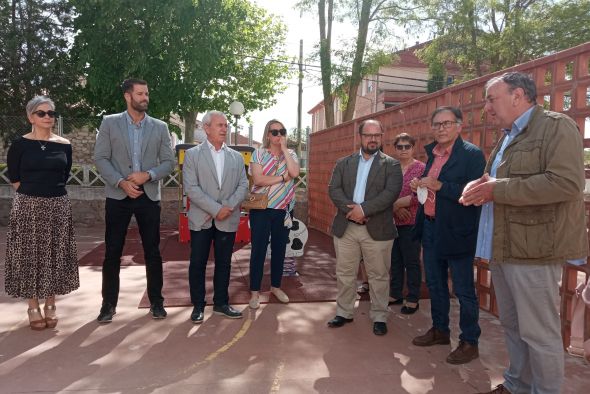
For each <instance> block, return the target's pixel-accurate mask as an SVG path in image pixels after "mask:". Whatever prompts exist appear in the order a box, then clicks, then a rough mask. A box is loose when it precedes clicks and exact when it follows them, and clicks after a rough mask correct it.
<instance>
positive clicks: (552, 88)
mask: <svg viewBox="0 0 590 394" xmlns="http://www.w3.org/2000/svg"><path fill="white" fill-rule="evenodd" d="M506 71H522V72H526V73H530V74H531V75H532V76H533V78H534V79H535V81H536V83H537V91H538V98H537V102H538V103H540V104H543V105H544V106H545V107H546V108H548V109H550V110H552V111H557V112H563V113H566V114H567V115H569V116H570V117H571V118H572V119H574V120H575V121H576V123H577V124H578V126H579V128H580V133H582V136H583V137H584V147H586V148H590V43H586V44H583V45H580V46H577V47H574V48H570V49H568V50H565V51H562V52H558V53H556V54H553V55H550V56H547V57H544V58H541V59H537V60H533V61H530V62H528V63H524V64H520V65H518V66H515V67H511V68H509V69H506V70H502V71H499V72H497V73H494V74H490V75H486V76H485V77H481V78H478V79H474V80H471V81H468V82H465V83H462V84H459V85H455V86H452V87H449V88H446V89H444V90H440V91H438V92H435V93H432V94H429V95H426V96H423V97H420V98H418V99H414V100H412V101H409V102H407V103H405V104H402V105H400V106H397V107H393V108H388V109H386V110H383V111H381V112H377V113H375V114H371V115H368V116H364V117H360V118H357V119H354V120H352V121H350V122H347V123H343V124H340V125H337V126H334V127H332V128H329V129H325V130H322V131H319V132H316V133H313V134H311V135H310V144H309V145H310V146H309V164H308V174H307V177H308V178H307V179H308V220H309V222H308V223H309V224H308V225H309V227H313V228H315V229H318V230H320V231H322V232H324V233H329V230H330V224H331V222H332V218H333V217H334V214H335V208H334V206H333V205H332V203H331V201H330V199H329V197H328V183H329V181H330V176H331V174H332V169H333V168H334V164H335V162H336V160H337V159H338V158H340V157H342V156H345V155H348V154H351V153H352V152H353V151H355V150H357V149H359V141H358V138H359V136H358V133H357V132H356V130H357V125H358V124H359V123H360V122H361V121H363V120H364V119H368V118H372V119H377V120H379V121H381V123H382V124H383V126H384V128H385V135H384V139H383V145H384V151H385V153H387V154H390V155H391V154H392V153H393V149H394V147H393V139H394V137H395V136H396V135H397V134H399V133H402V132H406V133H409V134H411V135H413V136H414V137H415V138H416V139H417V152H418V158H419V159H421V160H425V157H426V154H425V152H424V145H426V144H428V143H430V142H431V141H432V140H433V138H432V132H431V131H430V124H429V123H430V122H429V120H430V114H431V113H432V111H433V110H434V109H435V108H436V107H438V106H441V105H454V106H458V107H460V108H461V110H462V111H463V116H464V124H463V133H462V137H463V139H465V140H467V141H470V142H472V143H474V144H476V145H478V146H480V147H481V148H482V149H483V150H484V152H485V154H486V156H487V155H489V153H490V152H491V150H492V148H493V147H494V146H495V144H496V143H497V141H498V139H499V137H500V130H498V128H497V127H496V126H493V125H491V124H488V123H487V122H486V119H485V114H484V111H483V108H484V105H485V83H486V82H487V81H488V80H489V79H490V78H491V77H493V76H496V75H500V74H502V73H504V72H506ZM475 270H476V275H477V287H478V293H479V299H480V306H481V307H482V309H485V310H488V311H491V312H492V313H497V310H496V307H495V300H494V295H493V286H492V284H491V281H490V274H489V271H488V267H487V262H485V261H478V262H476V264H475ZM577 271H583V272H585V273H586V274H587V275H588V273H590V269H588V264H587V265H586V266H585V267H581V268H579V269H573V268H571V267H568V268H565V269H564V277H563V283H564V285H565V286H564V288H563V289H562V294H563V297H562V312H565V313H562V320H563V321H564V326H563V329H564V333H565V334H567V333H568V331H567V330H568V327H569V321H568V319H569V316H568V313H567V311H568V309H569V302H570V300H571V295H572V294H573V288H571V287H570V286H571V284H572V283H573V282H575V280H574V279H575V277H576V276H577ZM589 328H590V327H589ZM589 335H590V333H589ZM566 337H569V335H564V338H566Z"/></svg>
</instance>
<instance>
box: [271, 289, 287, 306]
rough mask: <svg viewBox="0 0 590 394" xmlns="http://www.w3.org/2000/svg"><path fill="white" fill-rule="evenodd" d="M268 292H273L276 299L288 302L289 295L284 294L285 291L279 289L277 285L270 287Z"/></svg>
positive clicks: (284, 302)
mask: <svg viewBox="0 0 590 394" xmlns="http://www.w3.org/2000/svg"><path fill="white" fill-rule="evenodd" d="M270 292H271V293H273V294H274V296H275V297H277V299H278V300H279V301H281V302H282V303H283V304H287V303H289V297H288V296H287V294H285V292H284V291H283V290H281V289H279V288H278V287H271V288H270Z"/></svg>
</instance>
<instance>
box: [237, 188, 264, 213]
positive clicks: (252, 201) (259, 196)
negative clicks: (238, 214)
mask: <svg viewBox="0 0 590 394" xmlns="http://www.w3.org/2000/svg"><path fill="white" fill-rule="evenodd" d="M267 205H268V191H267V192H266V193H252V192H250V193H248V195H247V196H246V199H245V200H244V202H242V208H243V209H245V210H247V211H249V210H251V209H266V206H267Z"/></svg>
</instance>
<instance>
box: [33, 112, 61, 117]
mask: <svg viewBox="0 0 590 394" xmlns="http://www.w3.org/2000/svg"><path fill="white" fill-rule="evenodd" d="M33 113H34V114H35V115H37V116H38V117H40V118H44V117H45V115H49V117H50V118H56V117H58V116H59V114H58V113H57V112H55V111H51V110H49V111H41V110H39V111H35V112H33Z"/></svg>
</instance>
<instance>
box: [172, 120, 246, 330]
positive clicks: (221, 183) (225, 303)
mask: <svg viewBox="0 0 590 394" xmlns="http://www.w3.org/2000/svg"><path fill="white" fill-rule="evenodd" d="M203 128H204V129H205V133H207V140H206V141H205V142H203V143H202V144H200V145H198V146H195V147H194V148H191V149H189V150H187V151H186V156H185V159H184V165H183V167H182V181H183V185H184V190H185V192H186V195H187V196H188V198H189V199H190V202H191V204H190V209H189V212H188V220H189V227H190V229H191V257H190V264H189V286H190V293H191V302H192V304H193V312H192V313H191V321H192V322H193V323H194V324H200V323H202V322H203V319H204V310H205V272H206V269H207V259H208V258H209V250H210V249H211V243H213V249H214V251H215V272H214V276H213V291H214V294H213V313H215V314H218V315H223V316H225V317H228V318H230V319H240V318H241V317H242V312H240V311H237V310H235V309H234V308H232V307H231V305H229V294H228V286H229V277H230V271H231V256H232V250H233V246H234V241H235V238H236V231H237V230H238V225H239V224H240V214H241V213H240V205H241V204H242V201H243V200H244V198H245V197H246V194H247V193H248V178H247V177H246V170H245V167H244V159H243V158H242V155H241V154H240V153H239V152H237V151H235V150H233V149H231V148H229V147H228V146H227V145H226V144H225V142H224V141H225V140H226V136H227V119H226V117H225V115H224V114H223V113H222V112H218V111H210V112H208V113H207V114H205V116H204V117H203Z"/></svg>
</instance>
